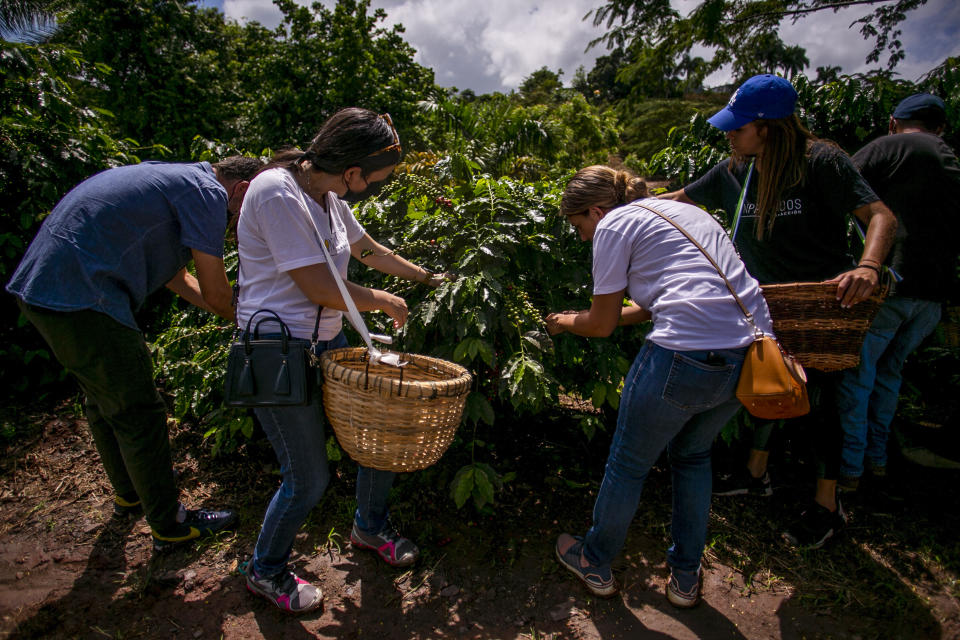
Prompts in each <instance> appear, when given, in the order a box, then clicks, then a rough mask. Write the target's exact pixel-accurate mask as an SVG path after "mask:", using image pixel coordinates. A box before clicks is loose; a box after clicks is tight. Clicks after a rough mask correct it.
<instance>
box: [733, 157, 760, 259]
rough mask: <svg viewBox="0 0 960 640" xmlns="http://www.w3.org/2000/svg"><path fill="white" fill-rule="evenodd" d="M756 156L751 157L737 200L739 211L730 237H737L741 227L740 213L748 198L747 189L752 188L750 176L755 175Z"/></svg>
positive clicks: (735, 216) (734, 219)
mask: <svg viewBox="0 0 960 640" xmlns="http://www.w3.org/2000/svg"><path fill="white" fill-rule="evenodd" d="M755 161H756V158H750V167H749V168H748V169H747V177H746V178H745V179H744V181H743V188H742V189H740V199H739V200H738V201H737V212H736V213H735V214H734V216H733V225H732V226H731V228H730V239H731V240H736V239H737V231H738V230H739V229H740V214H741V213H742V212H743V202H744V200H746V199H747V189H749V188H750V177H751V176H752V175H753V163H754V162H755Z"/></svg>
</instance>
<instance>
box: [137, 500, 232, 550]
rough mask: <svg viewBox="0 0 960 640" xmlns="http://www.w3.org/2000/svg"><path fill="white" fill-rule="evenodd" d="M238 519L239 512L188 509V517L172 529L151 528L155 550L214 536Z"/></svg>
mask: <svg viewBox="0 0 960 640" xmlns="http://www.w3.org/2000/svg"><path fill="white" fill-rule="evenodd" d="M236 520H237V514H236V513H234V512H233V511H207V510H204V509H187V517H186V519H185V520H184V521H183V522H181V523H178V524H177V525H176V526H175V527H174V528H173V529H172V530H170V531H167V532H165V533H162V534H161V533H159V532H157V531H156V530H155V529H151V531H152V533H153V549H154V551H165V550H167V549H169V548H170V547H172V546H173V545H176V544H180V543H181V542H187V541H188V540H196V539H197V538H206V537H208V536H212V535H213V534H215V533H217V532H218V531H223V530H224V529H226V528H227V527H229V526H230V525H232V524H233V523H234V522H236Z"/></svg>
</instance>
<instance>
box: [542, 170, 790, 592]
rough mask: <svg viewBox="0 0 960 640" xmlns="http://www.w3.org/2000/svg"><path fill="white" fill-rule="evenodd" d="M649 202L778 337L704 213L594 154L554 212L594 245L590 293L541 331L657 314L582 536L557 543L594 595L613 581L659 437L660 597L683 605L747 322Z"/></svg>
mask: <svg viewBox="0 0 960 640" xmlns="http://www.w3.org/2000/svg"><path fill="white" fill-rule="evenodd" d="M644 207H649V208H650V209H656V210H657V211H659V212H660V213H661V214H663V215H665V216H667V217H668V218H670V219H672V220H674V221H675V222H676V223H678V224H679V225H680V226H681V227H683V228H684V229H685V230H686V231H687V232H688V233H689V234H690V235H691V236H693V237H694V238H695V239H696V240H697V242H699V243H700V244H701V245H702V246H703V247H704V249H705V250H706V251H707V252H708V253H709V254H710V255H711V256H712V257H713V259H714V260H715V261H716V262H717V264H718V265H719V266H720V268H721V269H722V270H723V271H724V274H725V275H726V276H727V278H728V279H729V281H730V283H731V285H732V286H733V288H734V289H735V290H736V292H737V295H738V296H740V299H741V300H742V301H743V303H744V305H746V307H747V309H749V310H750V312H751V313H752V314H753V318H754V322H755V323H756V326H757V328H759V329H760V330H761V331H763V332H765V333H769V334H771V335H772V326H771V321H770V314H769V311H768V310H767V305H766V302H765V301H764V299H763V296H762V295H761V293H760V288H759V286H758V284H757V282H756V280H754V279H753V278H752V277H751V276H750V275H749V274H748V273H747V270H746V268H745V267H744V265H743V263H742V262H741V261H740V258H739V257H738V255H737V252H736V250H735V249H734V247H733V244H732V243H731V242H730V239H729V238H728V237H727V234H726V233H725V232H724V230H723V228H722V227H721V226H720V225H719V224H718V223H717V222H716V221H715V220H714V219H713V218H712V217H711V216H710V215H708V214H707V213H706V212H704V211H703V210H701V209H698V208H697V207H694V206H692V205H689V204H682V203H678V202H667V201H663V200H657V199H656V198H648V197H647V188H646V185H645V184H644V183H643V181H642V180H640V179H639V178H637V177H635V176H633V175H632V174H630V173H629V172H626V171H618V170H615V169H612V168H610V167H605V166H593V167H587V168H586V169H581V170H580V171H578V172H577V174H576V175H575V176H574V177H573V178H572V179H571V180H570V182H569V183H568V184H567V187H566V190H565V191H564V194H563V200H562V202H561V205H560V211H561V212H562V213H564V214H565V215H566V216H567V219H568V220H569V221H570V224H572V225H573V226H574V228H576V230H577V231H578V232H579V233H580V237H581V239H583V240H584V241H592V243H593V281H594V282H593V299H592V302H591V306H590V309H588V310H585V311H580V312H576V313H574V312H568V313H554V314H550V315H549V316H547V329H548V330H549V332H550V333H551V334H557V333H561V332H564V331H568V332H570V333H574V334H576V335H580V336H587V337H605V336H609V335H610V334H611V333H612V332H613V330H614V329H615V328H616V327H617V326H618V325H627V324H636V323H639V322H644V321H647V320H651V321H652V322H653V328H652V330H651V331H650V333H649V334H648V335H647V337H646V342H645V344H644V346H643V348H642V349H641V350H640V353H639V354H637V357H636V359H635V360H634V362H633V366H632V367H631V368H630V372H629V373H628V374H627V377H626V379H625V380H624V386H623V393H622V396H621V399H620V408H619V415H618V419H617V429H616V432H615V434H614V436H613V442H612V443H611V445H610V455H609V458H608V459H607V466H606V472H605V473H604V477H603V482H602V484H601V485H600V492H599V494H598V495H597V501H596V504H595V506H594V512H593V526H592V527H591V528H590V530H589V531H588V532H587V534H586V535H585V536H584V537H582V538H581V537H574V536H571V535H569V534H566V533H564V534H562V535H561V536H560V537H559V538H558V539H557V545H556V554H557V558H558V559H559V561H560V562H561V564H563V565H564V566H565V567H566V568H567V569H569V570H570V571H571V572H572V573H574V575H576V576H577V577H578V578H579V579H580V580H581V581H582V582H583V583H584V585H586V587H587V589H589V590H590V591H591V592H592V593H594V594H596V595H599V596H611V595H613V594H614V593H616V591H617V587H616V584H615V582H614V580H613V575H612V573H611V571H610V563H611V561H612V560H613V558H614V557H615V556H616V555H617V554H618V553H619V552H620V549H621V548H622V547H623V543H624V540H625V539H626V535H627V528H628V527H629V525H630V522H631V520H632V519H633V516H634V514H635V513H636V510H637V505H638V503H639V501H640V494H641V491H642V489H643V483H644V480H645V479H646V477H647V473H649V471H650V468H651V467H652V466H653V465H654V463H656V461H657V458H658V457H659V456H660V454H661V452H662V451H663V450H664V449H667V452H668V454H669V457H670V463H671V469H672V479H673V522H672V526H671V535H672V538H673V545H672V546H671V547H670V549H669V550H668V551H667V561H668V564H669V565H670V581H669V582H668V584H667V597H668V598H669V600H670V602H671V603H673V604H674V605H676V606H679V607H691V606H693V605H695V604H696V603H697V601H698V597H699V592H700V556H701V555H702V553H703V546H704V542H705V540H706V532H707V520H708V516H709V512H710V481H711V474H710V447H711V444H712V443H713V440H714V438H715V437H716V435H717V433H718V432H719V431H720V429H721V428H723V425H724V424H726V422H727V421H728V420H729V419H730V418H731V417H733V415H734V414H735V413H736V412H737V410H738V409H739V408H740V402H739V401H738V400H737V398H736V396H735V395H734V393H735V391H736V385H737V379H738V378H739V377H740V369H741V367H742V365H743V358H744V355H745V354H746V350H747V347H748V346H749V345H750V343H751V342H752V341H753V335H754V330H753V327H751V326H750V324H749V323H748V322H747V320H746V318H745V316H744V315H743V313H742V312H741V311H740V309H739V307H738V306H737V303H736V301H735V300H734V298H733V296H732V295H731V294H730V291H729V290H728V289H727V287H726V285H725V284H724V281H723V279H722V278H721V276H720V274H718V273H717V271H716V269H715V268H714V267H713V266H712V265H711V264H710V262H709V261H708V260H707V258H706V257H705V256H704V255H703V253H702V252H701V251H700V250H699V249H698V248H697V247H696V246H695V245H694V244H693V243H692V242H690V240H689V239H687V238H686V237H685V236H684V235H683V234H682V233H681V232H680V231H679V230H677V229H676V228H675V227H674V226H673V225H672V224H670V223H669V222H668V221H666V220H664V219H662V218H660V217H659V216H658V215H656V214H655V213H654V212H652V211H650V210H648V209H645V208H644ZM625 299H629V300H630V305H628V306H624V300H625Z"/></svg>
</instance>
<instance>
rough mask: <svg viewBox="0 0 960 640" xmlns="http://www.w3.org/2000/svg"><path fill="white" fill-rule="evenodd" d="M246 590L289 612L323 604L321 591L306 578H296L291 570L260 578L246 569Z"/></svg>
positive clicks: (302, 611) (305, 610)
mask: <svg viewBox="0 0 960 640" xmlns="http://www.w3.org/2000/svg"><path fill="white" fill-rule="evenodd" d="M248 571H249V573H247V590H249V591H250V593H255V594H257V595H260V596H263V597H264V598H266V599H267V600H269V601H270V602H272V603H273V604H275V605H276V606H278V607H279V608H280V609H282V610H284V611H289V612H290V613H306V612H307V611H313V610H314V609H317V608H319V607H322V606H323V592H321V591H320V589H319V588H318V587H315V586H313V585H312V584H310V583H309V582H307V581H306V580H303V579H302V578H298V577H297V576H296V574H295V573H294V572H293V571H287V570H285V571H281V572H280V573H279V574H277V575H275V576H272V577H268V578H261V577H259V576H258V575H257V574H256V573H255V572H254V570H253V568H252V567H251V568H249V569H248Z"/></svg>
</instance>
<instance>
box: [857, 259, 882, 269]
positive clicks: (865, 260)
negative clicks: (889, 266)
mask: <svg viewBox="0 0 960 640" xmlns="http://www.w3.org/2000/svg"><path fill="white" fill-rule="evenodd" d="M867 262H869V263H870V264H875V265H877V266H878V267H879V266H880V265H881V263H880V262H878V261H877V260H874V259H873V258H860V263H859V264H858V265H857V266H860V265H862V264H864V263H867Z"/></svg>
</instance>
